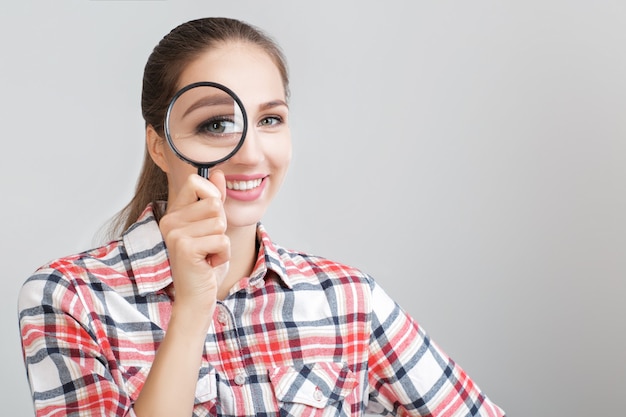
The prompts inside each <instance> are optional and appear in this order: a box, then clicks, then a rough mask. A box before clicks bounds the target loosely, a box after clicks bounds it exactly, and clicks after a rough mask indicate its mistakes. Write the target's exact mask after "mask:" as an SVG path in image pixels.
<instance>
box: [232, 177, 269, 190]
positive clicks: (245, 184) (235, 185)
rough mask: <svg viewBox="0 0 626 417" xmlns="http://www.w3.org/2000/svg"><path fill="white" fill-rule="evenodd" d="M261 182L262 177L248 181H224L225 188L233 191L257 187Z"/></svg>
mask: <svg viewBox="0 0 626 417" xmlns="http://www.w3.org/2000/svg"><path fill="white" fill-rule="evenodd" d="M261 182H263V178H258V179H256V180H249V181H226V188H228V189H229V190H235V191H248V190H252V189H255V188H257V187H258V186H259V185H261Z"/></svg>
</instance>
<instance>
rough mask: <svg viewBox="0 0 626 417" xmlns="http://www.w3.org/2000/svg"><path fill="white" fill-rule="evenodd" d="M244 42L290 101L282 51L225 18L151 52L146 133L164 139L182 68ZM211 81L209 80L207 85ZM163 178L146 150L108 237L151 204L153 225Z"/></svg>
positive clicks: (195, 23)
mask: <svg viewBox="0 0 626 417" xmlns="http://www.w3.org/2000/svg"><path fill="white" fill-rule="evenodd" d="M228 41H242V42H247V43H251V44H253V45H257V46H259V47H260V48H262V49H263V50H264V51H265V52H266V53H267V54H268V55H269V56H270V57H271V58H272V59H273V61H274V63H275V64H276V67H277V68H278V70H279V72H280V75H281V77H282V80H283V85H284V87H285V94H286V95H287V96H288V95H289V76H288V72H287V64H286V60H285V57H284V56H283V53H282V51H281V50H280V47H279V46H278V45H277V44H276V43H275V42H274V41H273V40H272V39H271V38H270V37H269V36H268V35H266V34H265V33H263V32H262V31H261V30H260V29H258V28H256V27H254V26H252V25H249V24H247V23H244V22H242V21H239V20H235V19H229V18H203V19H197V20H191V21H189V22H186V23H183V24H181V25H180V26H178V27H176V28H174V29H173V30H172V31H171V32H170V33H169V34H167V35H165V37H163V39H162V40H161V41H160V42H159V44H158V45H157V46H156V47H155V48H154V50H153V51H152V53H151V54H150V57H149V58H148V62H147V63H146V66H145V69H144V75H143V88H142V93H141V109H142V114H143V118H144V120H145V122H146V127H148V126H152V127H153V128H154V130H155V131H156V132H157V133H158V134H159V135H161V136H163V123H164V119H165V113H166V111H167V107H168V105H169V102H170V100H171V99H172V97H173V96H174V94H175V93H176V91H177V89H178V80H179V78H180V74H181V73H182V71H183V70H184V68H185V67H186V66H187V65H188V64H189V63H191V62H192V61H193V60H195V59H196V58H197V57H198V56H199V55H200V54H202V53H203V52H205V51H206V50H208V49H210V48H212V47H214V46H215V45H217V44H220V43H225V42H228ZM207 81H210V80H207ZM167 197H168V192H167V177H166V175H165V173H164V172H163V171H162V170H161V169H160V168H159V167H158V166H157V165H156V164H155V163H154V161H153V160H152V158H151V157H150V154H149V153H148V150H147V149H146V150H145V152H144V161H143V167H142V169H141V173H140V175H139V179H138V181H137V186H136V188H135V195H134V197H133V198H132V200H131V201H130V202H129V203H128V204H127V205H126V207H124V208H123V209H122V210H121V211H120V212H119V213H118V214H117V215H116V216H115V218H114V219H113V221H112V223H111V227H110V229H109V235H110V236H109V237H115V236H117V235H119V234H120V233H121V232H123V231H124V230H126V229H127V228H128V227H129V226H130V225H132V224H133V223H134V222H135V221H136V220H137V218H138V217H139V215H140V214H141V212H142V211H143V210H144V209H145V208H146V206H147V205H148V204H149V203H153V206H154V210H155V215H156V216H157V219H159V218H160V216H161V215H162V213H161V212H160V210H159V207H158V205H157V204H156V202H157V201H160V200H167Z"/></svg>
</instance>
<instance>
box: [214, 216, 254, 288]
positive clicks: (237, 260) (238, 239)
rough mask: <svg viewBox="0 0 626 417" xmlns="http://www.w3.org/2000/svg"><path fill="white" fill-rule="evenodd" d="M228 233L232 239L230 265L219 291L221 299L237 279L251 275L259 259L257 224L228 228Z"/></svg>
mask: <svg viewBox="0 0 626 417" xmlns="http://www.w3.org/2000/svg"><path fill="white" fill-rule="evenodd" d="M226 234H227V235H228V238H229V239H230V266H229V269H228V275H226V278H225V279H224V282H222V284H221V285H220V288H219V290H218V293H217V298H218V299H219V300H223V299H224V298H226V296H227V295H228V292H229V291H230V289H231V288H232V286H233V285H235V284H236V283H237V281H239V280H240V279H241V278H243V277H248V276H250V274H251V273H252V269H253V268H254V265H255V263H256V259H257V251H256V225H250V226H245V227H235V228H228V230H227V231H226Z"/></svg>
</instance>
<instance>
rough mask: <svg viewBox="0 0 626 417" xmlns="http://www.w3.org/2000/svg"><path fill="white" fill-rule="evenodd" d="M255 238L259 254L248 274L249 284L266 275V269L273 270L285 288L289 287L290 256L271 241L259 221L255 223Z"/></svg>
mask: <svg viewBox="0 0 626 417" xmlns="http://www.w3.org/2000/svg"><path fill="white" fill-rule="evenodd" d="M257 240H258V242H259V254H258V257H257V261H256V265H255V266H254V268H253V270H252V274H251V275H250V284H252V285H255V284H257V283H258V282H260V281H261V280H262V279H263V278H264V277H265V276H266V275H267V272H268V271H273V272H275V273H276V275H277V276H278V278H279V279H280V280H281V281H282V282H283V284H285V286H286V287H287V288H291V282H290V280H289V274H288V273H287V265H288V264H289V262H290V257H289V256H288V254H287V253H286V251H285V250H284V249H283V248H281V247H280V246H277V245H275V244H274V242H272V239H270V236H269V235H268V234H267V231H266V230H265V227H264V226H263V225H262V224H261V223H258V224H257Z"/></svg>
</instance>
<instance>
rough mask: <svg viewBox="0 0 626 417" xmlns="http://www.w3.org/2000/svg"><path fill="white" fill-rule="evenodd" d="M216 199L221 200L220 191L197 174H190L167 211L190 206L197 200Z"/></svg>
mask: <svg viewBox="0 0 626 417" xmlns="http://www.w3.org/2000/svg"><path fill="white" fill-rule="evenodd" d="M208 198H217V199H220V200H221V199H222V193H221V192H220V190H219V189H218V188H217V187H216V186H215V184H213V183H212V182H210V181H207V180H206V179H205V178H202V177H201V176H199V175H197V174H191V175H189V177H188V178H187V180H186V181H185V182H184V183H183V186H182V187H181V189H180V191H179V192H178V194H177V195H176V199H175V200H174V201H173V202H172V203H171V204H170V206H169V207H168V209H169V210H168V211H171V210H176V209H178V208H180V207H184V206H187V205H189V204H192V203H194V202H196V201H198V199H208Z"/></svg>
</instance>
